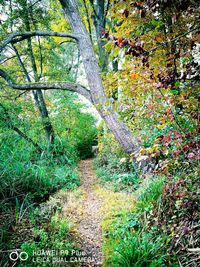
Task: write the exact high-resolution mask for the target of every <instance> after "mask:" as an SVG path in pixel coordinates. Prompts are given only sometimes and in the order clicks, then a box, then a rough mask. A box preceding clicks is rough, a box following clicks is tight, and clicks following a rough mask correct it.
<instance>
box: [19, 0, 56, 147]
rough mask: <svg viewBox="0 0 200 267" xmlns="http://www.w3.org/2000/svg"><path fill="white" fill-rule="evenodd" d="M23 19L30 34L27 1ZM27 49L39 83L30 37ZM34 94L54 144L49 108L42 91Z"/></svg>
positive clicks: (45, 127) (49, 137) (36, 80)
mask: <svg viewBox="0 0 200 267" xmlns="http://www.w3.org/2000/svg"><path fill="white" fill-rule="evenodd" d="M23 18H24V25H25V29H26V30H27V31H29V32H30V31H31V26H30V21H29V10H28V7H27V1H26V0H25V1H24V13H23ZM27 47H28V53H29V57H30V61H31V66H32V71H33V74H34V80H35V82H39V79H40V78H39V76H38V71H37V65H36V61H35V56H34V53H33V47H32V42H31V38H30V37H29V38H28V39H27ZM41 63H42V62H41ZM28 77H29V75H28ZM28 81H29V82H30V81H31V79H30V77H29V79H28ZM32 93H33V97H34V100H35V104H36V106H37V108H38V110H39V113H40V117H41V120H42V124H43V127H44V130H45V133H46V136H47V139H48V141H49V143H50V144H53V143H54V140H55V136H54V129H53V126H52V124H51V120H50V118H49V113H48V110H47V106H46V103H45V100H44V96H43V93H42V90H37V91H33V92H32Z"/></svg>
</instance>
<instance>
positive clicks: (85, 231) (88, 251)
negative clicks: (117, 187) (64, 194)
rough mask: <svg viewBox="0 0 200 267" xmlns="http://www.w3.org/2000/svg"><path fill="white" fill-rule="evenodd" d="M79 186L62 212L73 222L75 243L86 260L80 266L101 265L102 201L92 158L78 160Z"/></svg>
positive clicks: (97, 266) (98, 266) (69, 197)
mask: <svg viewBox="0 0 200 267" xmlns="http://www.w3.org/2000/svg"><path fill="white" fill-rule="evenodd" d="M79 171H80V180H81V186H80V187H79V189H78V191H77V192H76V194H75V195H74V193H72V194H71V196H68V201H67V202H66V204H65V205H64V208H63V212H64V213H65V214H66V216H69V214H70V219H72V221H73V222H74V223H75V224H74V232H75V235H76V236H77V238H76V239H77V240H76V241H77V243H79V245H80V248H81V249H82V251H83V253H82V255H81V257H82V258H84V257H85V259H86V262H84V263H81V266H87V267H89V266H91V267H100V266H102V251H101V248H102V244H101V243H102V231H101V216H100V209H101V207H102V201H101V199H100V197H99V196H98V194H97V192H96V188H97V186H98V185H97V177H96V175H95V173H94V170H93V168H92V160H91V159H87V160H81V161H80V162H79Z"/></svg>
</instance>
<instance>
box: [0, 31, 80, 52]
mask: <svg viewBox="0 0 200 267" xmlns="http://www.w3.org/2000/svg"><path fill="white" fill-rule="evenodd" d="M33 36H44V37H45V36H55V37H66V38H72V39H75V40H76V41H78V40H79V38H78V37H77V36H75V35H74V34H72V33H66V32H50V31H46V32H43V31H33V32H15V33H11V34H10V35H8V38H7V39H6V40H5V41H3V42H2V43H1V44H0V52H2V50H3V49H4V48H5V47H6V46H7V45H8V44H10V43H12V44H15V43H18V42H21V41H23V40H25V39H28V38H30V37H33Z"/></svg>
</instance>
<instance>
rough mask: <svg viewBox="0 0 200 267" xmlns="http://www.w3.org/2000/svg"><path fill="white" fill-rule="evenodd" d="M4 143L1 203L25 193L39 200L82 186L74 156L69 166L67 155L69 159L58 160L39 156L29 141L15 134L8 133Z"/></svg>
mask: <svg viewBox="0 0 200 267" xmlns="http://www.w3.org/2000/svg"><path fill="white" fill-rule="evenodd" d="M2 141H3V142H2V143H1V150H0V153H1V162H0V170H1V181H0V188H1V189H0V198H1V200H2V199H3V198H4V199H5V198H10V197H13V196H17V195H22V194H26V193H30V194H31V195H32V196H33V197H34V198H36V199H37V198H41V197H44V196H45V195H49V194H50V193H52V192H54V191H55V190H57V189H59V188H61V187H66V188H68V189H73V188H74V187H76V186H77V185H78V184H79V178H78V174H77V172H76V169H75V162H76V158H73V157H72V155H73V154H71V159H70V163H69V162H67V160H66V158H67V153H66V157H64V156H63V158H62V157H60V158H57V159H55V158H49V157H48V156H47V155H42V156H40V155H38V154H37V153H36V152H35V151H34V148H33V147H31V146H28V147H27V145H26V142H24V141H22V140H19V139H18V137H16V136H15V135H14V134H12V133H10V134H9V135H8V134H7V138H3V140H2ZM65 149H67V148H66V147H65ZM67 159H68V158H67ZM63 161H64V162H65V164H64V165H63Z"/></svg>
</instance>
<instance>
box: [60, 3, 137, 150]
mask: <svg viewBox="0 0 200 267" xmlns="http://www.w3.org/2000/svg"><path fill="white" fill-rule="evenodd" d="M60 3H61V5H62V7H63V10H64V13H65V15H66V16H67V19H68V21H69V23H70V25H71V28H72V30H73V32H74V34H75V35H76V36H77V37H78V39H79V49H80V55H81V57H82V61H83V64H84V68H85V72H86V76H87V80H88V85H89V87H90V92H91V98H92V103H93V104H94V105H95V107H96V108H97V110H98V112H99V114H100V116H101V117H102V118H103V119H104V120H105V122H106V124H107V126H108V128H109V130H110V131H111V132H112V133H113V134H114V136H115V138H116V139H117V140H118V142H119V143H120V144H121V145H122V147H123V148H124V150H125V151H126V152H127V153H132V152H135V151H136V150H138V149H139V144H138V142H137V140H136V139H135V138H134V137H133V136H132V135H131V133H130V131H129V130H128V128H127V127H126V126H125V125H124V124H123V123H122V122H120V120H119V119H118V116H117V114H116V113H115V112H114V110H113V108H112V107H111V106H109V105H108V104H107V103H108V102H109V101H108V98H107V97H106V95H105V92H104V87H103V83H102V79H101V76H100V69H99V66H98V63H97V58H96V55H95V53H94V51H93V48H92V43H91V40H90V37H89V34H88V32H87V30H86V28H85V25H84V24H83V22H82V19H81V17H80V14H79V11H78V7H77V4H76V1H75V0H60Z"/></svg>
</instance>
